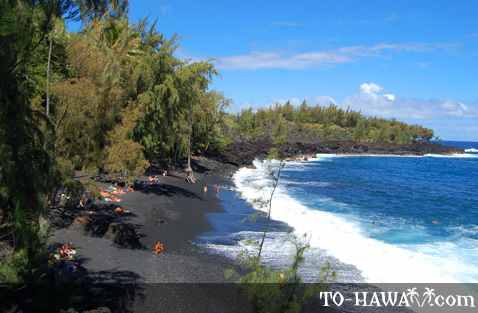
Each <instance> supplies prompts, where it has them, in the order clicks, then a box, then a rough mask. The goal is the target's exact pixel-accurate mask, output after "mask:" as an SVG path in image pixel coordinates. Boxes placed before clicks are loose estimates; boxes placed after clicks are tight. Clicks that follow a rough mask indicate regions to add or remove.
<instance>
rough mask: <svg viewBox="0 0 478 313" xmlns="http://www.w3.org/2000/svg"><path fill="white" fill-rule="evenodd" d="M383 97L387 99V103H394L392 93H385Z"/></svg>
mask: <svg viewBox="0 0 478 313" xmlns="http://www.w3.org/2000/svg"><path fill="white" fill-rule="evenodd" d="M383 96H384V97H385V99H387V100H388V101H391V102H393V101H395V99H396V97H395V95H394V94H392V93H386V94H384V95H383Z"/></svg>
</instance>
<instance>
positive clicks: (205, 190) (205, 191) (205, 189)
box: [203, 185, 207, 193]
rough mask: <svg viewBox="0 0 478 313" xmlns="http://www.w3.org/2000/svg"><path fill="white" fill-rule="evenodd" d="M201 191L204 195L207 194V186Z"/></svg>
mask: <svg viewBox="0 0 478 313" xmlns="http://www.w3.org/2000/svg"><path fill="white" fill-rule="evenodd" d="M203 191H204V193H207V185H204V187H203Z"/></svg>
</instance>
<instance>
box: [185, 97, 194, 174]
mask: <svg viewBox="0 0 478 313" xmlns="http://www.w3.org/2000/svg"><path fill="white" fill-rule="evenodd" d="M192 134H193V105H192V104H190V106H189V134H188V165H187V168H186V172H188V175H190V176H191V178H192V179H193V180H194V173H193V169H192V167H191V137H192Z"/></svg>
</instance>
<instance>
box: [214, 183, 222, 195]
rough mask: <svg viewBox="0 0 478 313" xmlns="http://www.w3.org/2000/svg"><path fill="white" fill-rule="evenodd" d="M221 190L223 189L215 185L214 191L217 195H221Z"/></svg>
mask: <svg viewBox="0 0 478 313" xmlns="http://www.w3.org/2000/svg"><path fill="white" fill-rule="evenodd" d="M220 188H221V187H219V185H218V184H215V185H214V190H215V191H216V195H217V194H219V189H220Z"/></svg>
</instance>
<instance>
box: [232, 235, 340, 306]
mask: <svg viewBox="0 0 478 313" xmlns="http://www.w3.org/2000/svg"><path fill="white" fill-rule="evenodd" d="M291 242H292V243H293V245H294V247H295V253H294V256H293V260H292V263H291V265H290V266H289V267H287V268H285V269H282V270H273V269H271V268H269V267H267V266H264V265H262V264H261V263H260V259H259V257H258V256H251V255H250V254H248V253H247V252H244V253H242V254H241V255H240V256H239V261H240V263H241V265H242V267H243V268H245V270H246V271H247V273H246V274H245V275H242V276H241V275H240V274H238V273H237V272H236V271H234V270H233V269H228V270H227V271H226V272H225V276H226V278H227V279H233V280H234V279H235V280H238V282H239V283H241V285H242V286H243V289H244V291H245V292H246V294H247V296H248V297H249V299H250V300H251V302H252V304H253V305H254V308H255V311H256V312H264V313H266V312H267V313H273V312H281V313H282V312H291V313H292V312H294V313H296V312H300V310H301V308H302V306H303V304H304V303H305V302H306V301H307V300H308V299H310V298H312V297H313V296H315V295H316V294H317V293H318V292H319V291H322V290H325V289H326V283H327V282H329V281H330V280H331V279H333V278H334V277H335V273H334V272H333V271H332V270H331V269H330V266H329V265H328V264H326V265H325V266H323V267H322V268H321V269H319V270H320V281H319V282H316V283H315V284H311V285H308V284H304V283H303V281H302V279H301V278H300V276H299V268H300V265H301V264H302V263H303V261H304V253H305V251H307V249H309V245H308V244H307V243H306V242H304V240H303V239H298V238H295V237H293V238H292V239H291Z"/></svg>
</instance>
